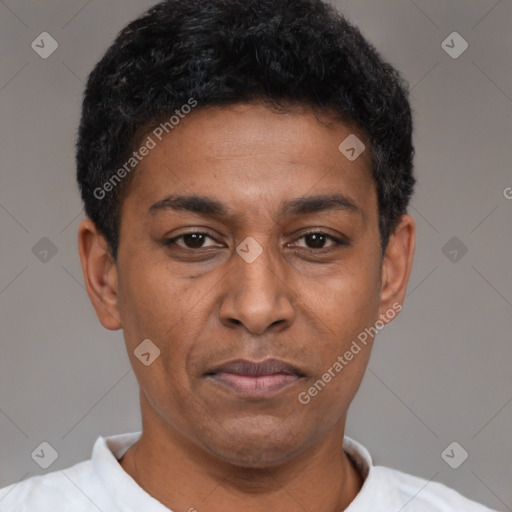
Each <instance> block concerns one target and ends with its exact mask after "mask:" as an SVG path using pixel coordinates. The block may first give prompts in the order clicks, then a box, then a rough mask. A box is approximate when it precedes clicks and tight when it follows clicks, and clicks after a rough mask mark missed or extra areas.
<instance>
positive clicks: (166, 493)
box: [120, 404, 363, 512]
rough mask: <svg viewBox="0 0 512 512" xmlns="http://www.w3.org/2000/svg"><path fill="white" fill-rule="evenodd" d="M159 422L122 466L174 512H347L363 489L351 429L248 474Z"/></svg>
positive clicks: (149, 424)
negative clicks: (349, 448) (348, 443)
mask: <svg viewBox="0 0 512 512" xmlns="http://www.w3.org/2000/svg"><path fill="white" fill-rule="evenodd" d="M147 407H148V405H147V404H146V408H147ZM143 412H144V407H143ZM143 418H145V419H146V418H147V415H146V416H145V415H144V414H143ZM153 419H154V418H152V421H143V434H142V436H141V438H140V439H139V440H138V441H137V442H136V443H135V444H134V445H133V446H132V447H131V448H130V449H129V450H128V452H127V453H126V454H125V456H124V457H123V459H122V460H121V461H120V464H121V466H122V467H123V469H124V470H125V471H126V472H127V473H128V474H129V475H130V476H132V478H133V479H134V480H135V481H136V482H137V484H138V485H139V486H140V487H142V488H143V489H144V490H145V491H146V492H147V493H148V494H150V495H151V496H153V497H154V498H155V499H157V500H158V501H160V502H161V503H162V504H163V505H165V506H166V507H168V508H169V509H171V510H187V511H188V510H190V511H194V510H198V511H201V510H208V511H209V512H234V511H239V510H247V511H250V512H252V511H254V512H255V511H261V510H265V509H267V510H270V511H272V510H286V511H287V512H304V510H322V511H326V512H341V511H342V510H345V509H346V508H347V507H348V505H349V504H350V502H351V501H352V500H353V499H354V498H355V496H356V495H357V493H358V492H359V490H360V489H361V486H362V483H363V482H362V478H361V476H360V475H359V473H358V472H357V471H356V469H355V468H354V466H353V465H352V463H351V461H350V459H349V458H348V456H347V455H346V454H345V452H344V451H343V434H344V422H343V424H342V425H341V426H337V428H336V429H333V430H332V431H331V432H330V433H329V434H328V435H327V436H325V437H324V438H322V439H321V440H320V441H318V442H317V443H316V444H314V445H312V446H311V447H310V448H309V449H308V450H306V451H304V452H302V453H300V454H298V455H297V456H296V457H295V458H293V459H291V460H289V461H287V462H285V463H283V464H280V465H278V466H273V467H265V468H253V467H249V468H248V467H241V466H236V465H233V464H232V463H229V462H226V461H224V460H222V459H220V458H219V457H216V456H215V455H214V454H212V453H210V452H209V451H206V450H204V449H203V448H202V447H199V446H197V445H195V444H193V443H192V442H191V441H190V440H188V439H186V438H184V437H183V436H180V435H179V434H178V433H176V432H175V431H173V430H171V429H170V428H169V426H167V425H164V424H163V423H162V422H158V421H156V422H155V421H153Z"/></svg>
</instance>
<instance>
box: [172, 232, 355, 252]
mask: <svg viewBox="0 0 512 512" xmlns="http://www.w3.org/2000/svg"><path fill="white" fill-rule="evenodd" d="M187 235H204V236H206V237H207V238H210V239H211V240H214V241H216V240H215V239H214V238H213V237H212V236H210V235H209V234H208V233H204V232H202V231H189V232H188V233H182V234H181V235H178V236H175V237H174V238H169V239H167V240H164V245H165V246H166V247H170V246H172V245H174V244H175V242H176V241H177V240H180V239H183V238H184V237H185V236H187ZM311 235H322V236H324V237H325V238H327V239H329V240H331V241H332V242H334V245H333V246H331V247H320V248H318V249H311V248H309V247H302V249H304V250H305V251H308V252H312V253H317V254H322V253H325V252H328V251H331V250H333V249H335V248H337V247H343V246H348V245H350V244H349V242H348V241H347V240H343V239H341V238H337V237H334V236H332V235H329V234H327V233H325V232H323V231H309V232H307V233H303V234H302V235H301V236H300V237H299V238H298V239H297V240H301V239H302V238H305V237H307V236H311ZM177 247H180V248H182V249H185V250H189V251H194V252H199V251H200V250H202V249H205V248H204V247H198V248H191V247H184V246H182V245H177Z"/></svg>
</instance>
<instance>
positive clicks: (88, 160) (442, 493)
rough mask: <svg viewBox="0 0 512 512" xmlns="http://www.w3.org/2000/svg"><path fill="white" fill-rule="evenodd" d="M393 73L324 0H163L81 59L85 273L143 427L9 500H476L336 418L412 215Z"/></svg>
mask: <svg viewBox="0 0 512 512" xmlns="http://www.w3.org/2000/svg"><path fill="white" fill-rule="evenodd" d="M411 135H412V122H411V113H410V108H409V104H408V101H407V92H406V87H405V85H404V83H403V81H402V80H401V78H400V76H399V74H398V73H397V72H396V71H395V70H394V69H393V68H392V67H391V66H390V65H389V64H387V63H385V62H383V61H382V59H381V58H380V56H379V55H378V53H377V52H376V50H375V49H374V48H373V47H372V46H371V45H370V44H369V43H368V42H367V41H365V40H364V38H363V37H362V36H361V34H360V32H359V31H358V30H357V28H355V27H353V26H351V25H350V24H349V23H348V22H347V21H346V20H345V19H344V18H343V17H342V16H341V15H339V14H337V13H336V11H334V9H332V8H330V7H328V6H327V5H326V4H324V3H322V2H321V1H319V0H189V1H187V2H183V1H180V0H169V1H166V2H163V3H161V4H159V5H157V6H155V7H154V8H152V9H151V10H150V11H149V12H148V13H146V14H145V15H144V16H142V17H141V18H140V19H138V20H136V21H134V22H133V23H131V24H130V25H129V26H128V27H127V28H125V29H124V30H123V31H122V32H121V34H120V35H119V36H118V38H117V39H116V41H115V42H114V44H113V45H112V47H111V48H110V49H109V50H108V51H107V53H106V54H105V56H104V57H103V59H102V60H101V61H100V62H99V63H98V65H97V66H96V67H95V69H94V70H93V72H92V73H91V75H90V77H89V80H88V83H87V89H86V93H85V97H84V102H83V111H82V119H81V124H80V129H79V137H78V143H77V167H78V182H79V186H80V189H81V193H82V198H83V200H84V203H85V209H86V213H87V217H88V218H87V219H86V220H84V221H83V222H82V223H81V225H80V228H79V251H80V258H81V262H82V268H83V274H84V280H85V284H86V287H87V291H88V294H89V297H90V299H91V302H92V304H93V306H94V308H95V310H96V313H97V315H98V318H99V320H100V322H101V323H102V325H103V326H104V327H105V328H107V329H112V330H115V329H123V333H124V337H125V340H126V345H127V350H128V354H129V356H130V359H131V363H132V366H133V370H134V373H135V375H136V377H137V380H138V383H139V385H140V401H141V411H142V422H143V429H142V433H140V432H136V433H131V434H122V435H118V436H113V437H109V438H106V439H105V438H102V437H100V438H99V439H98V441H97V442H96V444H95V446H94V450H93V455H92V460H90V461H86V462H82V463H80V464H77V465H76V466H74V467H73V468H70V469H67V470H64V471H58V472H53V473H49V474H47V475H44V476H42V477H35V478H31V479H29V480H27V481H24V482H22V483H20V484H18V485H15V486H11V488H10V489H4V492H3V495H4V496H5V497H4V499H3V500H2V502H0V507H1V508H2V510H3V511H14V510H16V511H18V510H20V511H21V510H23V511H31V512H39V511H41V512H42V511H45V512H46V511H50V510H51V511H52V512H57V511H71V510H72V511H74V512H76V511H92V510H102V511H105V512H107V511H109V512H110V511H124V512H129V511H133V512H135V511H144V512H157V511H160V512H163V511H169V510H172V511H174V512H178V511H189V512H192V511H199V512H201V511H208V512H220V511H222V512H232V511H235V510H236V511H239V510H248V511H255V512H256V511H286V512H298V511H301V512H302V511H312V510H318V511H322V512H339V511H342V510H346V511H349V512H371V511H376V512H377V511H378V512H385V511H390V512H391V511H393V512H398V511H399V510H404V511H439V512H441V511H443V512H447V511H457V512H461V511H464V512H471V511H484V510H489V509H487V508H485V507H483V506H481V505H478V504H477V503H474V502H472V501H469V500H467V499H466V498H464V497H462V496H461V495H460V494H458V493H456V492H455V491H453V490H450V489H449V488H447V487H445V486H443V485H442V484H439V483H435V482H430V483H428V482H427V481H425V480H423V479H420V478H416V477H413V476H411V475H407V474H404V473H401V472H399V471H394V470H391V469H388V468H384V467H376V466H373V465H372V462H371V458H370V455H369V454H368V452H367V451H366V449H365V448H364V447H363V446H362V445H360V444H359V443H357V442H356V441H353V440H351V439H350V438H348V437H344V429H345V422H346V415H347V410H348V407H349V405H350V403H351V401H352V399H353V398H354V395H355V394H356V392H357V389H358V387H359V385H360V382H361V380H362V378H363V375H364V371H365V369H366V366H367V363H368V359H369V357H370V351H371V347H372V342H373V338H374V337H375V334H376V333H377V332H378V331H379V330H380V329H381V328H382V327H383V326H384V325H385V324H386V323H388V322H389V321H391V320H392V319H393V318H394V317H395V316H396V315H397V314H398V312H399V311H400V309H401V308H402V303H403V300H404V296H405V292H406V288H407V283H408V279H409V275H410V271H411V264H412V259H413V252H414V242H415V228H414V222H413V220H412V218H411V217H410V216H409V215H407V213H406V212H407V205H408V202H409V198H410V196H411V194H412V190H413V185H414V178H413V176H412V156H413V146H412V142H411Z"/></svg>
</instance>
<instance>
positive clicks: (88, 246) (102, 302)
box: [78, 218, 122, 331]
mask: <svg viewBox="0 0 512 512" xmlns="http://www.w3.org/2000/svg"><path fill="white" fill-rule="evenodd" d="M78 251H79V253H80V262H81V263H82V272H83V275H84V282H85V287H86V289H87V293H88V295H89V299H90V300H91V302H92V305H93V306H94V309H95V311H96V315H97V316H98V319H99V321H100V323H101V325H103V327H105V328H106V329H110V330H113V331H114V330H117V329H120V328H121V326H122V325H121V318H120V315H119V310H118V303H117V283H118V279H117V267H116V262H115V261H114V258H113V257H112V255H111V253H110V249H109V246H108V243H107V241H106V240H105V237H104V236H103V235H102V234H101V233H100V232H99V231H98V229H97V228H96V225H95V224H94V222H93V221H92V220H91V219H89V218H87V219H85V220H83V221H82V222H81V223H80V226H79V228H78Z"/></svg>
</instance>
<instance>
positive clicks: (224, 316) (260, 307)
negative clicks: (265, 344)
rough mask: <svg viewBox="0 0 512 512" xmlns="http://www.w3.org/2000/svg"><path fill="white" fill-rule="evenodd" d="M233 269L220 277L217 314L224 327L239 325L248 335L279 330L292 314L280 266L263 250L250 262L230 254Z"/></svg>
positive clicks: (288, 322) (292, 317) (284, 327)
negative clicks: (220, 290)
mask: <svg viewBox="0 0 512 512" xmlns="http://www.w3.org/2000/svg"><path fill="white" fill-rule="evenodd" d="M233 259H234V261H233V265H234V266H235V268H233V269H232V270H231V272H229V273H228V275H227V276H226V278H225V279H224V280H223V283H222V286H223V287H224V290H223V291H222V302H221V305H220V308H219V315H220V320H221V322H222V324H224V325H226V326H227V327H231V328H233V327H235V326H238V325H242V326H243V327H245V329H247V330H248V331H249V332H250V333H251V334H254V335H260V334H264V333H265V332H266V331H274V332H280V331H281V330H283V329H286V328H287V327H289V326H290V325H291V324H292V322H293V319H294V316H295V309H294V307H293V291H292V290H291V289H290V287H289V286H288V285H287V284H286V276H285V275H284V271H283V266H282V265H281V264H280V263H279V262H278V261H277V257H273V255H272V254H271V251H269V250H265V248H263V252H262V253H261V254H260V255H259V256H258V257H257V258H256V259H255V260H254V261H252V262H251V263H249V262H247V261H246V260H244V259H243V258H242V257H240V256H239V255H238V254H234V255H233Z"/></svg>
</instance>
